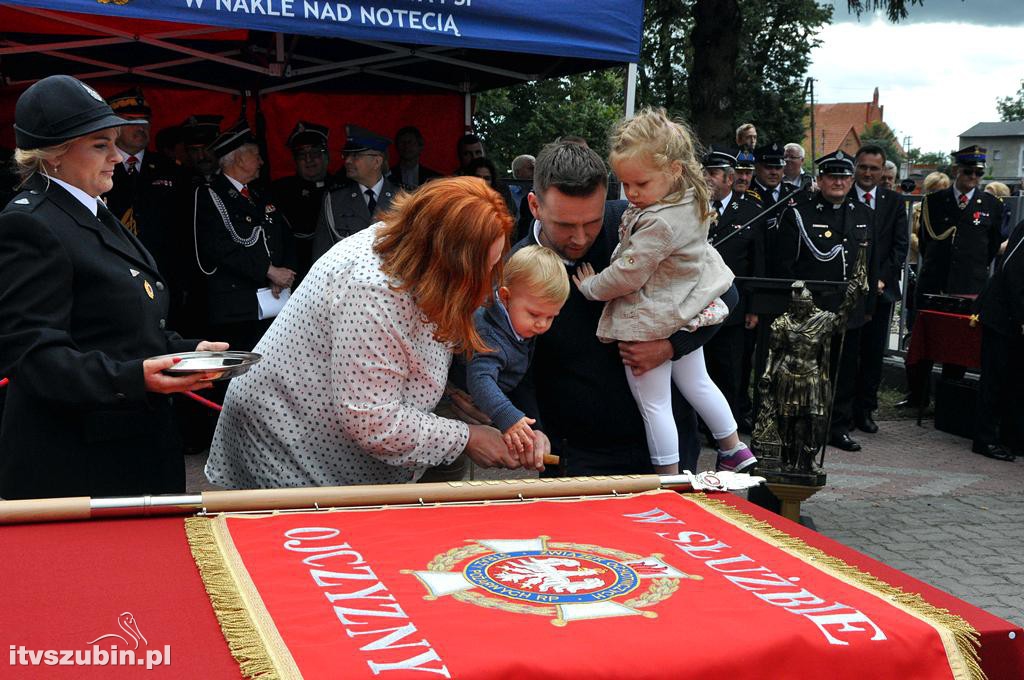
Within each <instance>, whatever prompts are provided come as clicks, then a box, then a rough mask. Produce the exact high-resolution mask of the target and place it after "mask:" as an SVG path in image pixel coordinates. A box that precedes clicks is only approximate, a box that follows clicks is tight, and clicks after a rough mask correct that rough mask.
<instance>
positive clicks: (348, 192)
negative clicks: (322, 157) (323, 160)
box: [313, 125, 398, 262]
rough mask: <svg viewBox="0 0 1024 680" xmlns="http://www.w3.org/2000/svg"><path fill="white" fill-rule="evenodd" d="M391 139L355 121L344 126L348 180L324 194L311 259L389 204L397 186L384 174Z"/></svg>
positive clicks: (374, 218) (372, 219) (344, 152)
mask: <svg viewBox="0 0 1024 680" xmlns="http://www.w3.org/2000/svg"><path fill="white" fill-rule="evenodd" d="M390 145H391V140H390V139H388V138H387V137H382V136H381V135H378V134H376V133H375V132H371V131H369V130H366V129H364V128H361V127H359V126H358V125H346V126H345V148H344V149H342V155H344V156H345V177H346V179H347V181H346V182H345V183H344V184H340V185H339V186H338V188H336V189H332V190H330V191H328V192H327V193H326V194H325V195H324V204H323V206H322V207H321V209H320V218H319V220H318V222H317V225H316V235H315V236H314V237H313V261H314V262H315V261H316V260H317V258H319V257H320V256H321V255H323V254H324V253H326V252H327V251H328V250H330V249H331V247H332V246H333V245H334V244H335V243H337V242H338V241H340V240H341V239H343V238H345V237H346V236H351V235H352V234H354V233H356V232H357V231H362V230H363V229H366V228H367V227H368V226H370V225H371V224H373V223H374V222H375V221H376V220H377V217H378V216H379V215H380V214H381V213H383V212H384V211H385V210H387V209H388V208H390V207H391V200H392V199H393V198H394V197H395V194H397V193H398V187H396V186H395V185H394V184H392V183H391V181H390V180H388V178H387V177H386V174H387V169H388V165H387V163H388V147H389V146H390Z"/></svg>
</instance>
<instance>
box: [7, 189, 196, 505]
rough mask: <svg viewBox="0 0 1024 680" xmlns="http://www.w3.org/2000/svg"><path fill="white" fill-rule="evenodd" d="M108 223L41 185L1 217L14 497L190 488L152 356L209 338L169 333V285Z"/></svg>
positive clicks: (10, 493) (134, 243)
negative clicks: (154, 385)
mask: <svg viewBox="0 0 1024 680" xmlns="http://www.w3.org/2000/svg"><path fill="white" fill-rule="evenodd" d="M100 210H101V211H106V209H105V208H103V207H102V206H101V207H100ZM106 215H107V216H108V221H109V223H110V224H111V225H113V226H112V227H111V226H108V225H106V224H103V223H101V222H100V220H99V219H97V217H94V216H93V215H92V213H91V212H90V211H89V210H88V209H87V208H86V207H85V206H83V205H82V204H81V203H80V202H79V201H78V200H77V199H75V198H74V197H73V196H72V195H71V194H69V193H68V192H67V191H65V190H64V189H63V188H62V187H60V186H59V185H57V184H54V183H51V184H49V186H47V184H46V182H45V181H44V180H42V179H41V178H38V177H37V178H34V179H33V180H32V181H30V183H29V185H28V190H27V191H23V192H22V193H20V194H18V196H16V197H15V198H14V199H13V200H12V202H11V203H10V204H9V205H8V206H7V208H6V209H5V210H4V211H3V213H2V214H0V375H6V376H8V377H10V379H11V382H10V385H9V386H8V388H7V395H6V396H7V403H6V406H5V410H4V417H3V424H2V426H0V495H2V496H3V497H5V498H29V497H43V496H47V497H52V496H80V495H102V496H109V495H126V494H143V493H170V492H182V491H184V489H185V476H184V461H183V459H182V452H181V446H180V441H179V439H178V434H177V429H176V427H175V426H174V421H173V417H172V412H171V407H170V401H169V399H168V397H166V396H162V395H155V394H151V393H148V392H146V391H145V385H144V381H143V375H142V362H143V359H145V358H147V357H152V356H155V355H160V354H167V353H170V352H182V351H188V350H193V349H195V347H196V343H197V341H195V340H188V341H186V340H182V339H181V338H180V337H178V336H177V335H176V334H174V333H172V332H170V331H168V330H166V328H165V326H166V322H165V319H166V318H167V310H168V303H169V294H168V290H167V285H166V282H165V280H164V279H163V277H162V276H161V275H160V273H159V272H158V271H157V267H156V263H155V262H154V260H153V258H152V256H151V255H150V254H149V253H148V252H147V251H146V249H145V248H144V247H143V246H142V244H141V243H140V242H139V241H138V239H136V238H135V237H134V236H132V235H131V234H130V233H129V232H128V231H127V230H125V229H124V227H123V226H121V225H120V224H118V223H117V222H116V220H115V219H114V218H113V216H112V215H110V213H109V212H106Z"/></svg>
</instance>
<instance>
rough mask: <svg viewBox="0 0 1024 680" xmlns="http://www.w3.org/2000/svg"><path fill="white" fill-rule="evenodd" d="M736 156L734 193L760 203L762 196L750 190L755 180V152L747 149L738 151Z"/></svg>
mask: <svg viewBox="0 0 1024 680" xmlns="http://www.w3.org/2000/svg"><path fill="white" fill-rule="evenodd" d="M735 156H736V172H735V177H736V179H735V181H734V182H733V184H732V192H733V193H734V194H736V195H737V196H739V195H745V196H747V198H750V199H753V200H755V201H757V202H758V203H760V202H761V196H760V194H758V193H756V192H753V191H751V190H750V183H751V182H752V181H753V179H754V152H752V151H748V150H747V149H738V150H737V151H736V154H735Z"/></svg>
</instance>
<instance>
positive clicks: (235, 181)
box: [223, 173, 245, 192]
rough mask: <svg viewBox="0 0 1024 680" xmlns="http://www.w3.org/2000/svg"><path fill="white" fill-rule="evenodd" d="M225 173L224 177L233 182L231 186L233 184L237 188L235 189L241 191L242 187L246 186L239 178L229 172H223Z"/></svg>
mask: <svg viewBox="0 0 1024 680" xmlns="http://www.w3.org/2000/svg"><path fill="white" fill-rule="evenodd" d="M223 174H224V178H225V179H227V181H229V182H231V186H233V187H234V188H235V191H238V192H241V191H242V189H243V188H244V187H245V185H244V184H242V183H241V182H239V181H238V180H237V179H235V178H234V177H232V176H231V175H229V174H227V173H223Z"/></svg>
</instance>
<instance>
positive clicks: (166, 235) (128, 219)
mask: <svg viewBox="0 0 1024 680" xmlns="http://www.w3.org/2000/svg"><path fill="white" fill-rule="evenodd" d="M177 175H178V168H177V167H176V166H175V165H174V164H173V163H172V162H171V161H169V160H168V159H166V158H165V157H163V156H161V155H160V154H158V153H153V152H152V151H147V152H146V154H145V155H144V156H143V157H142V163H141V164H140V166H139V170H138V172H136V173H134V174H132V175H129V174H128V173H127V172H126V171H125V169H124V164H123V163H118V164H117V165H115V166H114V188H113V189H111V190H110V191H108V192H107V193H105V194H104V195H103V200H105V201H106V202H107V207H108V208H110V212H112V213H114V217H116V218H117V219H119V220H121V223H122V224H124V225H125V226H126V227H127V228H128V230H129V231H131V232H132V233H134V234H135V235H136V236H138V237H139V240H140V241H142V245H144V246H146V250H148V251H149V253H150V255H152V256H153V259H154V260H156V264H157V266H158V267H159V268H160V271H161V272H162V273H163V274H164V275H165V276H168V277H171V280H172V281H174V282H175V283H176V277H175V273H174V267H175V262H174V255H175V242H176V241H177V240H178V239H187V237H188V229H187V228H183V227H182V226H181V225H180V224H177V223H176V222H175V219H174V217H175V197H176V195H177V193H176V182H177Z"/></svg>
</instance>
